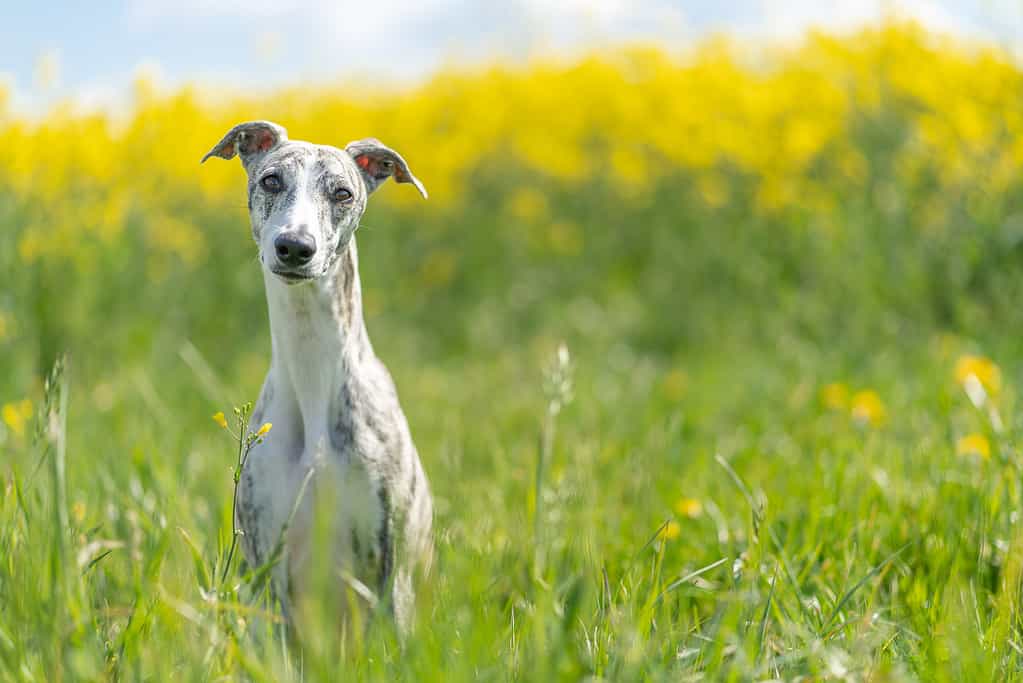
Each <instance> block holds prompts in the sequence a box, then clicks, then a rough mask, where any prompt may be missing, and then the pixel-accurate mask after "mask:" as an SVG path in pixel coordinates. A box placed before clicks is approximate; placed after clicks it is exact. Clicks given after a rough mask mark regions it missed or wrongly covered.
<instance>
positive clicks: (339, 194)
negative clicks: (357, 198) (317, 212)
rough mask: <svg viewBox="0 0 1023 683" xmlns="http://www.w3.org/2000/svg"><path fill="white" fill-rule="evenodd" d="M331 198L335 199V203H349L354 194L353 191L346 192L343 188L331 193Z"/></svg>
mask: <svg viewBox="0 0 1023 683" xmlns="http://www.w3.org/2000/svg"><path fill="white" fill-rule="evenodd" d="M330 198H331V199H333V200H334V201H335V202H347V201H348V200H349V199H351V198H352V192H351V190H346V189H345V188H343V187H339V188H337V189H336V190H334V191H333V192H331V193H330Z"/></svg>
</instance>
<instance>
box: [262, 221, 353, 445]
mask: <svg viewBox="0 0 1023 683" xmlns="http://www.w3.org/2000/svg"><path fill="white" fill-rule="evenodd" d="M264 280H265V283H266V299H267V306H268V308H269V313H270V336H271V339H272V344H273V357H272V360H271V374H272V375H273V378H274V381H275V382H276V383H279V384H284V385H285V386H282V387H279V388H278V387H275V390H277V389H280V390H283V391H284V392H285V395H291V396H293V398H294V400H295V402H296V404H297V405H296V407H297V409H298V411H299V412H300V413H301V415H300V419H301V421H302V423H303V427H304V431H305V435H306V437H307V438H313V439H319V438H320V437H322V436H323V435H324V434H325V431H323V430H325V429H326V426H327V424H328V420H329V419H330V415H329V411H330V410H331V405H332V404H333V402H334V400H335V399H336V397H337V391H338V387H339V386H340V385H341V384H342V383H343V382H344V381H345V380H346V379H347V378H348V377H349V376H350V375H351V373H353V372H355V371H357V368H358V366H359V364H360V363H362V362H363V361H364V360H365V359H367V358H368V357H371V356H372V353H373V349H372V347H371V346H370V343H369V336H368V335H367V334H366V326H365V324H364V323H363V319H362V290H361V286H360V283H359V269H358V254H357V252H356V248H355V239H354V238H352V240H351V241H350V242H349V244H348V246H347V247H346V248H345V249H344V251H343V252H341V254H340V255H339V256H338V258H337V259H336V261H335V262H334V265H333V266H332V267H331V271H330V272H328V273H327V275H325V276H324V277H321V278H317V279H316V280H312V281H310V282H303V283H300V284H296V285H288V284H285V283H283V282H281V281H280V280H278V279H277V278H276V277H275V276H273V275H271V274H269V273H266V272H265V271H264Z"/></svg>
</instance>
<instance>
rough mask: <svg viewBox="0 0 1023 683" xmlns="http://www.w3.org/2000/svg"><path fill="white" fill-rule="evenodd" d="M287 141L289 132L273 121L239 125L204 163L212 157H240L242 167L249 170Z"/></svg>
mask: <svg viewBox="0 0 1023 683" xmlns="http://www.w3.org/2000/svg"><path fill="white" fill-rule="evenodd" d="M287 139H288V131H286V130H284V128H282V127H281V126H278V125H277V124H276V123H274V122H272V121H247V122H246V123H239V124H238V125H237V126H235V127H234V128H232V129H231V130H229V131H227V135H225V136H224V137H223V138H222V139H221V140H220V142H218V143H217V144H216V145H214V146H213V149H211V150H210V151H209V152H207V153H206V156H204V157H203V158H202V161H206V160H207V159H209V158H210V157H220V158H221V159H234V157H235V155H238V156H240V157H241V160H242V166H244V167H245V168H246V169H248V168H249V166H250V165H252V162H254V161H255V160H256V159H258V158H260V157H262V156H263V155H264V154H266V153H267V152H269V151H270V150H272V149H273V148H275V147H277V145H279V144H281V143H282V142H284V141H286V140H287ZM202 161H200V162H199V163H202Z"/></svg>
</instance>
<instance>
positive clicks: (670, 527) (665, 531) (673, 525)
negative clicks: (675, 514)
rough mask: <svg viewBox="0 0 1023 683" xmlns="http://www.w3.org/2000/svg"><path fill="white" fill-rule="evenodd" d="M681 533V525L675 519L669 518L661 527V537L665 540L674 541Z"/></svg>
mask: <svg viewBox="0 0 1023 683" xmlns="http://www.w3.org/2000/svg"><path fill="white" fill-rule="evenodd" d="M681 534H682V526H681V525H680V524H679V523H678V522H676V521H675V520H671V521H670V522H668V523H667V524H665V525H664V526H663V527H662V528H661V534H660V536H661V538H663V539H664V540H666V541H674V540H675V539H676V538H678V537H679V536H680V535H681Z"/></svg>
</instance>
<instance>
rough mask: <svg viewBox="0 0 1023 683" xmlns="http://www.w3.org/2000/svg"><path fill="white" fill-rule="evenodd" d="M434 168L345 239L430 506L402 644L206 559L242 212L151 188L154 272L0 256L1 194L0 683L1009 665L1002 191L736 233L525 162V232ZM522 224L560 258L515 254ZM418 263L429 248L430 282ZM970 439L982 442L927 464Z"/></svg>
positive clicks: (797, 217)
mask: <svg viewBox="0 0 1023 683" xmlns="http://www.w3.org/2000/svg"><path fill="white" fill-rule="evenodd" d="M877 153H878V154H881V152H877ZM879 173H880V171H879ZM467 182H468V187H467V189H466V193H467V194H466V201H465V202H464V204H460V205H458V206H457V207H452V208H443V207H441V208H433V207H431V205H430V204H428V203H427V204H423V205H421V206H417V207H415V208H407V209H406V208H402V209H399V208H395V207H394V206H392V205H390V204H388V203H387V201H386V199H385V198H384V199H381V198H375V201H377V202H378V204H377V205H375V206H374V207H372V208H371V209H370V212H369V214H368V215H367V216H366V220H365V229H364V230H363V231H362V232H360V234H359V240H360V242H359V244H360V254H361V258H362V266H361V270H362V275H363V281H364V288H365V293H366V299H367V302H368V310H369V312H368V324H369V329H370V334H371V337H372V339H373V341H374V344H375V347H376V349H377V352H378V354H379V355H380V356H381V357H382V358H383V359H384V361H385V362H386V363H387V364H388V366H389V367H390V369H391V370H392V373H393V374H394V376H395V379H396V382H397V385H398V388H399V393H400V396H401V398H402V402H403V405H404V407H405V410H406V413H407V414H408V417H409V420H410V423H411V427H412V432H413V435H414V438H415V440H416V443H417V445H418V447H419V450H420V453H421V455H422V458H423V460H424V464H425V466H426V469H427V472H428V474H429V477H430V479H431V484H432V488H433V492H434V495H435V498H436V511H437V519H436V525H435V526H436V530H437V532H436V544H437V558H436V562H435V566H434V572H433V575H432V576H431V577H430V578H429V580H428V581H426V582H425V584H424V585H423V586H422V587H421V590H420V601H419V609H418V615H417V622H418V623H417V628H416V630H415V632H414V634H413V636H412V637H411V638H409V640H408V641H407V643H405V645H404V646H403V647H399V645H398V643H397V640H396V638H395V635H394V633H393V632H391V631H390V630H389V628H388V626H387V624H386V622H385V621H380V620H377V621H375V622H374V624H373V626H372V627H370V628H369V629H368V630H367V631H366V632H365V633H364V634H363V632H362V631H361V630H359V631H358V634H357V636H354V637H352V638H349V639H347V640H344V641H342V640H340V639H338V638H335V637H333V636H334V634H335V631H333V629H332V627H331V626H330V625H329V623H330V620H329V616H324V618H323V621H322V623H321V624H317V625H315V626H316V628H314V629H313V632H315V633H318V634H319V635H317V636H315V637H314V636H310V637H308V638H307V639H306V643H305V646H304V647H303V648H302V649H301V652H299V651H298V650H295V649H290V648H289V646H288V645H287V644H286V639H285V637H284V636H282V633H281V629H280V627H279V626H278V625H275V622H274V619H273V618H272V609H271V606H269V605H268V604H267V602H266V599H265V595H263V594H261V593H260V592H259V590H258V586H253V585H251V584H250V582H249V581H248V580H247V578H246V573H245V568H244V567H235V568H234V569H233V570H232V571H231V572H230V575H229V579H228V580H227V581H226V582H224V583H221V582H220V581H219V580H218V579H219V576H220V571H221V570H222V569H223V561H224V558H225V556H226V553H227V548H228V546H229V545H230V530H231V524H230V509H231V507H230V506H231V491H232V466H233V464H234V462H235V459H236V453H235V444H233V443H232V441H231V439H230V438H229V437H228V436H227V435H225V433H224V432H223V431H222V430H221V429H219V428H218V427H217V425H215V424H214V423H213V421H212V420H211V419H210V416H211V414H212V413H214V412H215V411H217V410H225V411H229V410H230V407H231V406H232V405H236V404H241V403H243V402H245V401H247V400H252V399H253V398H254V397H255V396H256V393H257V391H258V388H259V385H260V382H261V381H262V377H263V374H264V372H265V370H266V367H267V364H268V360H269V340H268V334H267V323H266V315H265V310H264V303H263V300H262V299H263V292H262V283H261V279H260V276H259V273H258V266H257V264H256V263H255V261H254V259H253V258H252V255H253V253H254V252H253V249H254V247H253V246H252V245H251V243H250V241H249V239H248V237H247V231H246V228H245V216H244V212H243V211H242V210H240V209H238V208H237V207H224V206H203V205H202V204H201V202H197V201H196V200H195V198H191V197H182V198H181V203H182V212H186V213H188V215H189V216H190V217H191V219H192V220H193V222H195V223H196V224H201V225H204V226H207V227H208V229H209V233H208V234H209V239H210V241H211V244H210V247H209V255H208V257H207V260H206V261H205V262H203V263H202V264H201V265H200V266H199V267H198V268H196V269H195V270H187V269H185V268H184V267H181V268H180V269H176V267H171V268H170V269H169V270H168V269H166V268H163V269H157V270H158V272H160V273H162V275H161V276H160V277H154V276H153V271H152V270H151V267H152V259H153V258H156V257H155V256H154V254H153V253H152V250H151V248H150V247H149V246H148V245H146V244H145V243H144V241H142V240H141V239H140V238H136V237H132V236H131V235H130V234H128V235H126V236H125V240H124V242H123V243H121V244H118V245H116V246H105V247H102V248H100V247H97V248H96V249H95V250H94V252H93V256H94V258H93V260H92V262H91V263H90V265H89V266H88V267H87V268H70V267H68V266H66V265H64V264H58V263H43V264H36V265H34V266H32V267H26V266H24V265H22V264H20V263H19V262H18V261H17V254H16V250H14V249H13V248H9V247H11V246H12V245H13V244H14V240H15V236H16V234H17V226H18V225H19V223H20V217H22V216H23V215H24V212H26V211H31V210H32V208H31V207H28V206H21V205H19V204H18V203H17V201H14V200H12V201H8V202H4V203H3V204H0V209H2V213H0V223H2V224H3V225H4V226H7V227H9V228H10V230H7V229H6V228H5V231H3V232H2V235H3V236H2V237H0V267H2V268H3V272H5V273H8V274H11V275H5V276H4V277H5V278H8V277H9V279H8V280H6V281H5V287H4V290H5V291H4V293H3V297H4V299H3V302H4V304H5V305H6V306H7V307H8V309H9V310H11V311H13V312H14V319H15V321H16V324H17V328H16V333H15V334H14V336H13V337H12V338H10V339H8V340H6V341H4V342H2V344H3V347H2V349H0V350H2V352H3V355H2V357H0V371H2V379H0V389H2V391H3V394H2V396H3V397H4V401H7V400H14V399H19V398H21V397H22V396H26V395H27V396H30V397H32V398H33V400H34V401H35V403H36V405H37V406H38V410H39V415H40V417H39V418H37V419H35V420H33V421H30V423H29V424H28V425H27V430H28V431H27V433H26V434H25V435H24V436H21V437H19V436H17V435H16V434H15V433H14V431H13V430H11V429H10V428H7V429H6V430H5V432H4V434H3V437H2V438H3V440H2V441H0V449H2V452H3V453H4V458H3V464H2V470H0V476H2V480H0V481H2V483H3V490H2V494H0V549H2V550H0V679H3V680H25V681H58V680H105V679H118V680H153V681H158V680H224V679H230V680H234V679H238V680H267V681H271V680H339V679H344V680H349V679H365V680H410V681H412V680H414V681H423V680H452V681H454V680H523V681H545V680H580V679H585V678H587V677H593V678H598V679H606V680H672V681H676V680H696V679H711V680H764V679H772V678H777V679H786V680H791V679H796V678H799V677H806V678H815V679H818V680H819V679H827V680H832V679H835V680H837V679H852V680H861V679H870V680H904V679H905V680H913V679H923V680H956V681H960V680H1020V679H1023V674H1021V671H1023V633H1021V631H1020V623H1019V620H1020V617H1019V611H1018V604H1019V599H1020V589H1021V583H1020V578H1021V571H1023V538H1021V537H1020V534H1019V533H1018V531H1017V530H1018V526H1019V522H1018V515H1019V511H1020V509H1021V505H1020V503H1021V500H1020V498H1021V495H1023V492H1021V477H1020V473H1021V469H1023V459H1021V455H1020V450H1019V443H1020V431H1019V429H1020V427H1019V425H1020V410H1019V405H1018V402H1017V399H1016V397H1017V390H1016V387H1017V386H1018V385H1019V379H1020V371H1021V370H1023V364H1021V363H1020V358H1021V357H1023V348H1021V343H1020V341H1019V335H1018V334H1017V333H1016V330H1018V329H1020V325H1019V323H1021V322H1023V319H1021V318H1023V315H1021V311H1020V310H1018V304H1017V302H1018V301H1019V300H1020V298H1019V296H1018V295H1019V294H1020V293H1021V290H1023V288H1021V286H1020V285H1021V284H1023V283H1021V281H1020V277H1019V273H1020V268H1019V265H1018V264H1017V263H1016V261H1018V254H1017V251H1018V250H1017V248H1016V247H1015V246H1011V245H1008V244H1007V243H1005V242H1004V235H1003V231H1002V226H1003V225H1005V221H1006V220H1007V217H1009V216H1012V215H1015V214H1014V211H1016V208H1014V207H1018V206H1019V204H1020V203H1021V199H1023V193H1017V194H1014V195H1011V196H1005V197H999V198H996V199H997V201H995V200H992V202H993V203H992V205H991V206H992V207H993V208H991V210H990V211H986V212H980V213H976V212H973V213H971V212H966V211H965V209H964V211H963V213H961V214H956V215H961V222H959V223H955V224H954V226H953V227H950V228H949V229H948V230H947V231H946V232H942V233H933V232H929V233H928V232H924V231H921V230H918V229H917V227H916V224H915V222H914V221H915V215H914V213H913V211H912V206H913V202H915V201H917V200H918V199H919V198H913V197H911V196H908V195H907V198H906V205H905V208H903V209H897V210H893V209H892V208H891V207H890V206H888V205H887V204H886V205H885V206H880V205H877V204H876V203H875V202H874V200H873V199H872V197H874V196H875V195H874V194H872V193H871V192H868V191H864V192H863V193H862V195H855V193H852V192H846V191H844V190H842V191H840V190H839V189H838V188H836V193H838V194H840V195H841V196H842V200H841V202H840V203H838V204H836V208H835V213H834V215H832V216H829V217H828V218H829V221H830V222H831V224H832V225H833V226H838V227H837V229H832V230H831V231H821V230H818V229H816V228H815V227H814V222H813V218H814V217H812V216H809V217H808V216H804V215H802V214H801V213H800V212H799V211H798V209H797V210H794V211H793V212H791V213H790V214H787V215H785V216H781V217H775V218H773V219H766V218H763V217H759V216H758V215H757V214H756V212H755V211H753V210H752V209H751V208H750V200H749V198H748V196H747V195H745V194H743V192H744V190H743V188H744V187H745V185H744V183H748V182H750V181H749V180H748V179H744V178H742V177H740V176H738V175H736V176H730V182H731V183H732V184H733V187H734V188H735V201H734V202H733V203H732V204H730V205H729V206H728V207H725V208H723V209H718V210H715V209H711V208H708V207H706V206H703V205H702V204H700V202H699V201H698V200H697V199H695V198H694V197H693V196H692V195H691V194H689V192H688V190H686V189H685V188H687V184H686V178H685V177H678V178H673V179H671V181H670V182H666V183H664V185H663V186H661V187H658V188H653V189H651V191H650V194H649V195H648V196H645V197H644V198H641V199H634V200H627V199H626V198H623V197H621V196H619V195H617V194H616V192H615V189H614V188H613V187H611V186H608V187H604V188H602V187H596V186H593V187H590V188H588V189H587V190H586V191H585V192H580V191H579V189H578V188H571V187H562V186H559V185H558V184H557V183H553V182H552V183H549V184H547V185H545V191H546V192H547V193H548V196H549V198H550V204H551V206H552V207H554V208H553V209H552V211H553V212H554V214H555V215H553V216H549V217H546V218H544V219H543V220H542V221H538V222H536V223H535V224H523V223H522V221H519V220H516V219H513V218H512V217H510V216H509V215H506V213H503V212H500V211H497V212H495V210H494V207H495V206H496V207H500V206H502V205H503V202H504V201H505V200H506V198H507V195H508V192H509V189H508V188H509V187H512V188H513V187H515V186H516V184H519V185H521V184H523V183H526V182H528V181H527V180H525V179H523V178H522V177H518V176H516V175H515V174H514V171H513V170H512V171H503V172H502V175H501V176H500V177H489V176H488V174H487V173H486V172H485V171H484V170H482V169H481V172H480V174H479V175H478V176H477V177H474V178H473V179H470V180H468V181H467ZM871 182H873V183H876V184H878V185H881V184H884V183H888V182H890V179H887V178H886V177H884V176H883V175H881V176H878V177H876V178H874V179H873V180H872V181H871ZM978 183H980V180H979V179H978ZM239 187H241V185H239ZM396 191H398V190H397V189H395V188H393V187H389V188H386V189H385V190H383V191H382V192H381V195H383V196H384V197H386V194H387V193H388V192H396ZM907 192H908V190H907ZM943 200H944V201H948V202H949V203H950V207H951V208H950V211H953V212H954V211H955V210H957V208H956V207H959V206H960V205H959V204H957V202H965V201H966V200H965V199H963V198H959V197H948V198H943ZM960 208H961V207H960ZM893 211H894V213H893ZM135 220H137V221H145V220H146V216H145V215H144V214H140V215H138V216H136V217H135ZM555 220H571V221H573V222H574V223H575V224H577V225H579V226H581V227H582V229H583V233H584V236H585V239H584V242H583V246H582V248H581V250H580V251H579V252H577V253H573V254H570V255H566V254H559V253H557V252H556V251H553V250H550V249H548V248H546V247H545V246H544V242H543V240H544V239H545V235H546V232H545V230H546V229H547V226H549V225H550V224H551V222H553V221H555ZM436 250H447V251H448V252H450V253H453V254H454V255H455V258H456V263H457V266H456V268H455V271H454V274H453V276H452V277H451V279H450V280H446V281H444V282H441V283H439V284H438V283H432V284H431V283H429V282H426V281H424V279H423V276H422V264H423V263H424V260H425V259H426V255H427V254H429V253H433V252H435V251H436ZM173 265H174V264H172V266H173ZM561 342H564V343H565V344H566V345H567V348H568V349H569V352H570V354H571V368H570V370H569V371H566V370H565V369H564V368H562V369H561V370H559V371H558V372H560V373H561V374H560V375H559V374H558V372H555V371H554V370H552V365H551V364H552V362H553V359H554V358H555V357H556V352H557V349H558V347H559V344H560V343H561ZM62 350H66V351H67V352H68V353H69V358H70V360H69V364H70V365H69V367H68V369H67V371H66V372H64V373H63V375H61V377H62V379H60V380H59V381H58V382H57V383H56V384H55V385H54V386H53V387H51V389H50V390H49V391H46V390H44V388H43V386H42V377H43V376H44V375H45V374H46V373H47V372H48V369H49V366H50V364H51V361H52V359H53V358H54V357H55V356H56V355H57V353H58V352H60V351H62ZM966 352H979V353H983V354H985V355H987V356H990V357H992V358H993V359H994V360H995V361H996V362H998V364H999V365H1000V366H1001V367H1002V371H1003V374H1004V385H1005V386H1004V388H1003V390H1002V392H1001V393H1000V394H999V395H998V396H997V397H996V398H995V399H994V400H995V405H996V406H997V409H998V411H999V415H1000V418H1001V423H1002V424H1001V425H1000V426H999V425H996V424H994V423H993V422H992V419H991V415H990V413H989V412H987V410H979V409H978V408H976V407H975V406H974V405H973V404H972V403H971V402H970V401H969V399H968V397H967V396H966V394H965V392H964V391H963V389H962V387H960V386H959V385H958V384H957V383H956V381H955V379H954V366H955V363H956V360H957V358H958V357H959V355H960V354H962V353H966ZM564 372H569V373H570V378H571V392H570V394H571V400H570V401H567V402H566V401H565V400H563V399H566V398H567V396H568V393H569V392H567V391H565V384H566V380H567V378H566V376H565V375H564ZM833 381H842V382H845V383H847V384H848V385H849V386H851V387H852V388H853V389H861V388H869V389H873V390H875V391H876V392H878V394H879V395H880V396H881V397H882V399H883V401H884V403H885V406H886V412H887V419H886V421H885V423H884V424H883V425H880V426H877V427H864V426H861V425H858V424H857V423H856V422H855V421H854V420H852V419H851V417H850V416H849V414H848V411H839V410H832V409H830V408H828V407H826V406H825V405H824V404H823V403H822V401H821V399H820V391H821V388H822V387H823V386H824V385H826V384H827V383H829V382H833ZM559 386H560V387H561V388H560V389H558V388H557V387H559ZM57 387H62V389H60V390H58V389H57ZM46 397H48V399H47V398H46ZM47 400H48V405H49V407H47ZM552 402H557V403H558V404H559V405H558V408H559V409H558V410H554V409H552ZM561 404H563V405H561ZM65 420H66V424H65ZM33 430H36V431H37V432H38V433H37V435H36V436H35V437H33V436H32V431H33ZM970 433H982V434H985V435H986V436H987V437H988V438H989V439H990V442H991V445H992V454H991V457H990V459H988V460H982V459H979V458H974V457H967V456H960V455H957V454H956V452H955V451H956V449H955V444H956V441H957V439H959V438H960V437H962V436H964V435H966V434H970ZM683 498H686V499H695V500H698V501H700V502H701V504H702V512H701V514H699V515H698V516H695V517H688V516H680V515H679V514H678V513H677V512H676V511H675V505H676V503H677V501H679V500H680V499H683ZM671 522H674V523H676V524H677V525H678V528H677V530H678V534H677V536H676V537H675V538H672V539H666V538H664V537H663V535H659V534H658V532H659V530H662V529H663V528H664V527H665V525H666V524H670V523H671ZM672 528H673V529H674V527H672ZM339 599H343V595H341V589H340V588H338V589H337V593H335V594H332V595H329V596H325V597H324V600H325V602H327V603H328V604H329V602H330V601H331V600H339ZM341 672H343V675H342V673H341Z"/></svg>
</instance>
